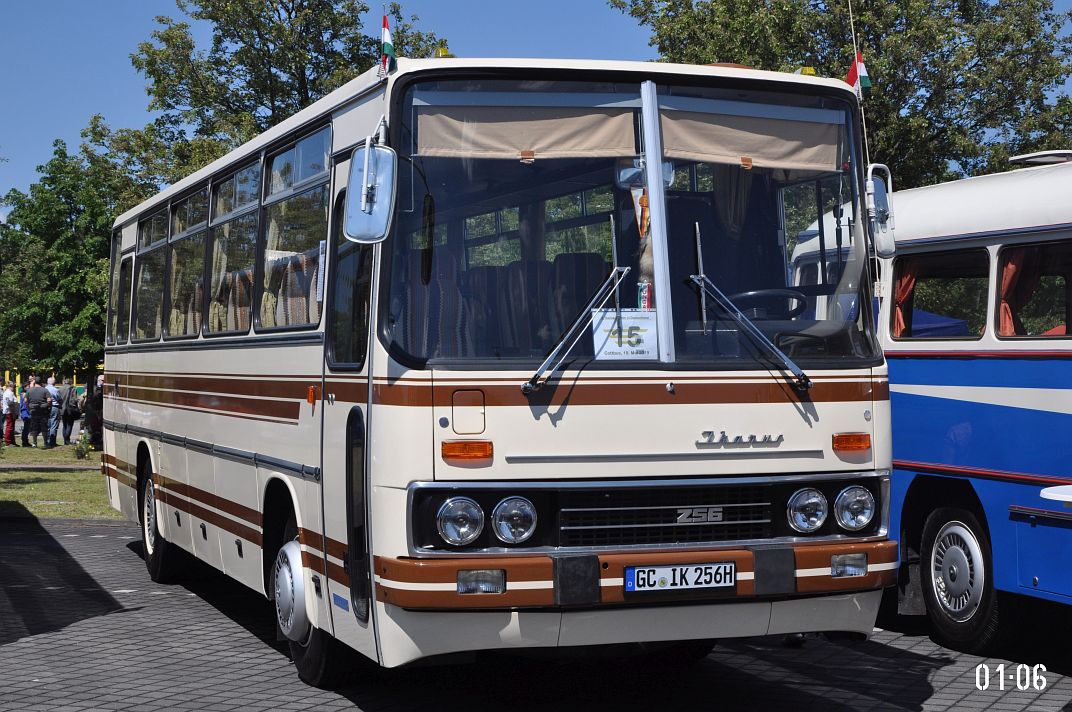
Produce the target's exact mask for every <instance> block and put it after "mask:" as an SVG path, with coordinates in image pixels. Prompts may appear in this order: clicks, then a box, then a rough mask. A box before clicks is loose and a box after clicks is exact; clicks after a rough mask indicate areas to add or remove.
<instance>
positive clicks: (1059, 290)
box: [997, 242, 1072, 338]
mask: <svg viewBox="0 0 1072 712" xmlns="http://www.w3.org/2000/svg"><path fill="white" fill-rule="evenodd" d="M1070 274H1072V243H1068V242H1065V243H1052V244H1048V245H1029V246H1025V247H1011V248H1008V249H1005V250H1002V251H1001V269H1000V271H999V272H998V275H999V279H1000V280H1001V283H1000V284H999V286H998V310H997V323H998V335H999V336H1002V337H1017V336H1019V337H1030V338H1054V337H1062V336H1069V335H1070V333H1069V331H1068V324H1069V322H1070V321H1072V319H1070V316H1072V315H1070V313H1069V312H1070V303H1072V300H1070V298H1069V296H1070V295H1069V284H1070V280H1069V276H1070Z"/></svg>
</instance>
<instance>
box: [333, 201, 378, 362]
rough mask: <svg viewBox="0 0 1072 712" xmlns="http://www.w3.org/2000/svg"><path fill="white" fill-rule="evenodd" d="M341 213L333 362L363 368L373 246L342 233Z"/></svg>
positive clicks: (339, 216)
mask: <svg viewBox="0 0 1072 712" xmlns="http://www.w3.org/2000/svg"><path fill="white" fill-rule="evenodd" d="M341 204H342V203H341V202H340V203H338V204H337V205H341ZM342 214H343V211H342V210H338V211H336V216H337V217H336V220H335V261H334V267H333V268H332V275H333V276H332V279H333V280H334V289H333V291H332V310H331V336H330V339H331V341H330V346H331V350H330V353H331V361H332V363H335V364H339V365H345V366H351V367H356V368H361V367H362V366H363V365H364V363H365V353H366V350H367V348H368V331H369V293H370V289H371V284H372V246H371V245H358V244H356V243H353V242H350V241H349V240H347V239H346V238H345V236H343V234H342Z"/></svg>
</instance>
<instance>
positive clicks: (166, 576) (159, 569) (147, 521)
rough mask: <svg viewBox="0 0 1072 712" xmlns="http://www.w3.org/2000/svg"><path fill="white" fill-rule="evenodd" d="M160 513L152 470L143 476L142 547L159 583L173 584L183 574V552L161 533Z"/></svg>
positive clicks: (140, 497) (140, 503)
mask: <svg viewBox="0 0 1072 712" xmlns="http://www.w3.org/2000/svg"><path fill="white" fill-rule="evenodd" d="M159 515H160V512H159V510H158V509H157V506H156V484H155V483H154V482H153V475H152V473H151V472H147V473H145V475H144V476H143V477H142V478H141V488H140V491H139V495H138V522H139V523H140V524H141V546H142V551H144V552H145V568H146V569H148V571H149V578H151V579H152V580H153V581H155V582H156V583H173V582H174V581H175V580H177V579H178V578H179V577H180V574H181V562H180V561H179V556H180V555H181V552H180V551H179V550H178V549H177V548H175V547H174V546H172V545H171V543H170V542H169V541H167V540H166V539H165V538H164V536H163V535H162V534H161V533H160V527H159V525H158V519H159Z"/></svg>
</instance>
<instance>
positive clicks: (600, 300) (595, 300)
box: [521, 267, 629, 395]
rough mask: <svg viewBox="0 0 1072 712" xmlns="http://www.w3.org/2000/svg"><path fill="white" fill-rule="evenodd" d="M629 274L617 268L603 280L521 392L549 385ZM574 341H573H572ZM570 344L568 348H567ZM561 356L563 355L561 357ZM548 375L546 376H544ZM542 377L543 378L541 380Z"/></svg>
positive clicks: (522, 386)
mask: <svg viewBox="0 0 1072 712" xmlns="http://www.w3.org/2000/svg"><path fill="white" fill-rule="evenodd" d="M627 274H629V268H628V267H615V268H614V269H612V270H611V271H610V274H608V275H607V278H606V279H605V280H603V283H602V284H601V285H599V289H597V290H596V293H595V294H593V295H592V298H591V299H589V300H588V304H587V306H585V308H584V309H582V310H581V312H580V314H578V315H577V318H575V319H574V320H573V323H572V324H570V326H569V328H568V329H566V331H565V332H564V333H563V334H562V336H561V337H559V339H558V342H556V344H555V347H554V348H553V349H551V353H549V354H547V358H545V359H544V360H543V363H541V364H540V367H539V368H537V369H536V373H534V374H532V378H530V379H529V380H527V381H525V382H524V383H522V384H521V392H522V393H524V394H525V395H528V394H530V393H532V392H533V391H536V390H539V388H540V387H541V386H543V384H545V383H547V379H548V378H550V377H551V374H552V373H554V372H555V371H557V370H558V367H559V366H561V365H562V362H563V361H564V360H566V356H567V355H569V352H570V349H572V348H573V346H574V344H576V343H577V341H578V340H579V339H580V338H581V335H583V334H584V331H583V329H582V327H586V326H588V325H589V324H591V323H592V319H593V318H594V317H593V314H592V310H593V309H601V308H602V307H603V305H604V304H606V303H607V300H608V299H610V296H611V295H612V294H614V293H615V292H616V291H617V289H618V285H619V284H620V283H621V281H622V280H623V279H624V278H625V275H627ZM571 339H572V340H571ZM567 342H568V346H567ZM560 354H561V355H560ZM555 358H558V361H557V362H556V363H555V365H554V366H550V368H548V366H549V365H550V363H551V362H552V361H554V360H555ZM544 374H546V375H544ZM541 377H543V378H542V379H541Z"/></svg>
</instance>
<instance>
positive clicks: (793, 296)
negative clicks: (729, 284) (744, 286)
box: [729, 289, 808, 319]
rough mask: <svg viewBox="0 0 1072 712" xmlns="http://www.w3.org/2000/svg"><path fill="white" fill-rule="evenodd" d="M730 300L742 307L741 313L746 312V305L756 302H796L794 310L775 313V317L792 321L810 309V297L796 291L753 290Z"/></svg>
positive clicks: (731, 297)
mask: <svg viewBox="0 0 1072 712" xmlns="http://www.w3.org/2000/svg"><path fill="white" fill-rule="evenodd" d="M729 299H730V301H731V302H733V303H734V304H736V305H737V306H738V307H741V311H744V305H745V304H755V303H756V302H764V301H767V302H769V301H770V300H774V299H785V300H791V301H792V302H795V305H794V306H793V307H792V308H789V309H786V310H785V311H784V312H782V311H776V312H774V314H775V316H780V317H782V318H783V319H792V318H793V317H795V316H799V315H800V314H802V313H803V312H804V310H805V309H807V308H808V297H807V296H805V294H804V293H803V292H798V291H797V290H795V289H753V290H752V291H750V292H738V293H737V294H731V295H729Z"/></svg>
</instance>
